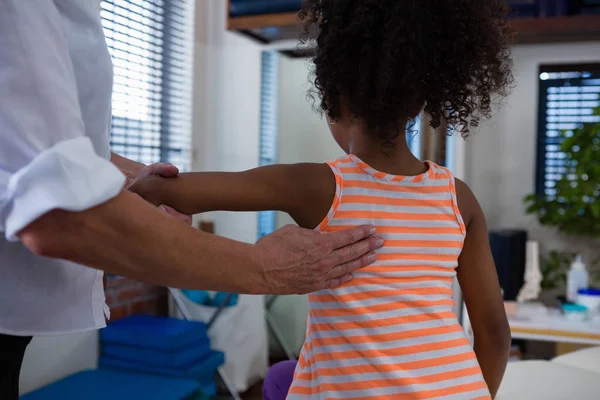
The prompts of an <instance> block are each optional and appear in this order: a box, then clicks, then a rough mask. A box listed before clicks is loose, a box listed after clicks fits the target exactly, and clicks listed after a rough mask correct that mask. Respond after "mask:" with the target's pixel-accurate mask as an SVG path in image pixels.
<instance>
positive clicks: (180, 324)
mask: <svg viewBox="0 0 600 400" xmlns="http://www.w3.org/2000/svg"><path fill="white" fill-rule="evenodd" d="M100 340H101V348H102V354H101V356H100V360H99V363H98V368H99V369H101V370H115V371H128V372H133V373H140V374H147V375H156V376H162V377H171V378H180V379H192V380H195V381H197V382H199V384H200V387H201V391H202V393H203V394H204V395H205V396H207V397H208V396H214V395H215V393H216V383H215V380H216V372H217V369H218V368H219V367H220V366H221V365H223V363H224V354H223V353H222V352H219V351H213V350H212V349H211V347H210V340H209V338H208V336H207V333H206V325H205V324H203V323H201V322H195V321H183V320H179V319H173V318H163V317H152V316H144V315H137V316H132V317H128V318H125V319H122V320H119V321H116V322H114V323H112V324H110V325H109V326H108V327H107V328H105V329H103V330H102V331H101V332H100Z"/></svg>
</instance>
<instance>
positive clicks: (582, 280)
mask: <svg viewBox="0 0 600 400" xmlns="http://www.w3.org/2000/svg"><path fill="white" fill-rule="evenodd" d="M588 279H589V276H588V272H587V270H586V269H585V264H584V263H583V259H582V257H581V256H580V255H579V256H577V258H575V261H573V264H571V269H569V273H568V275H567V300H569V301H570V302H572V303H575V302H576V301H577V292H578V291H579V289H587V288H588Z"/></svg>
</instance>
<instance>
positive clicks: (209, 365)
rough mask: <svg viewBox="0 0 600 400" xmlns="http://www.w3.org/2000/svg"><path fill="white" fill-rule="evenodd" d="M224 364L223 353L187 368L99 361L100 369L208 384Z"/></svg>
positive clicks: (110, 360)
mask: <svg viewBox="0 0 600 400" xmlns="http://www.w3.org/2000/svg"><path fill="white" fill-rule="evenodd" d="M224 362H225V354H223V353H221V352H220V351H215V352H213V353H212V354H211V355H210V356H208V357H206V358H205V359H203V360H201V361H199V362H198V363H195V364H193V365H190V366H188V367H185V368H165V367H156V366H153V365H148V364H145V363H135V362H130V361H123V360H119V359H114V358H110V357H106V356H101V357H100V359H99V360H98V368H100V369H117V370H124V371H132V372H138V373H144V374H155V375H160V376H172V377H179V378H191V379H196V380H198V381H201V382H203V383H206V382H208V381H209V380H211V379H214V376H215V373H216V371H217V368H219V367H220V366H221V365H223V363H224Z"/></svg>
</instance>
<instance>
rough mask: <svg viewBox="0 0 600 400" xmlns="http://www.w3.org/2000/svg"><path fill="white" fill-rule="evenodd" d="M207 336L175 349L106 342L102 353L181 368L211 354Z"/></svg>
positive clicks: (116, 357)
mask: <svg viewBox="0 0 600 400" xmlns="http://www.w3.org/2000/svg"><path fill="white" fill-rule="evenodd" d="M211 352H212V350H211V348H210V341H209V340H208V338H204V339H203V340H201V341H199V342H197V343H194V344H191V345H188V346H187V347H184V348H181V349H176V350H170V351H167V350H155V349H150V348H144V347H137V346H131V345H123V344H114V343H106V344H103V345H102V355H104V356H107V357H110V358H114V359H118V360H123V361H132V362H137V363H144V364H148V365H153V366H157V367H166V368H183V367H186V366H188V365H191V364H193V363H195V362H198V361H199V360H202V359H203V358H206V357H207V356H209V355H210V354H211Z"/></svg>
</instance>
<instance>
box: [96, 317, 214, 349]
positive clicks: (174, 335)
mask: <svg viewBox="0 0 600 400" xmlns="http://www.w3.org/2000/svg"><path fill="white" fill-rule="evenodd" d="M206 337H207V334H206V324H204V323H202V322H197V321H184V320H180V319H176V318H164V317H153V316H149V315H134V316H131V317H127V318H123V319H121V320H118V321H116V322H112V323H110V324H109V325H108V326H107V327H106V328H104V329H102V330H100V340H101V341H102V342H103V343H107V344H108V343H116V344H124V345H132V346H137V347H146V348H151V349H157V350H175V349H182V348H185V347H187V346H190V345H193V344H194V343H195V342H198V341H199V340H203V339H205V338H206Z"/></svg>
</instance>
